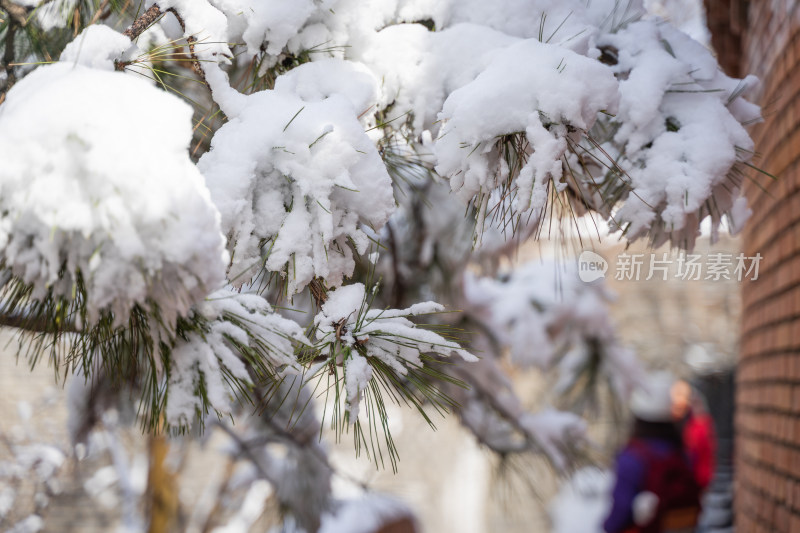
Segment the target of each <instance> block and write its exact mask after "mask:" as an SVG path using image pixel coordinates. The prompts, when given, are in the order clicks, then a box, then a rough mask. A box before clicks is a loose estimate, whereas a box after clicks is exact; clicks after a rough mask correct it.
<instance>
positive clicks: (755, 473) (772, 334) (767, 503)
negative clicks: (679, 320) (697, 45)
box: [706, 0, 800, 532]
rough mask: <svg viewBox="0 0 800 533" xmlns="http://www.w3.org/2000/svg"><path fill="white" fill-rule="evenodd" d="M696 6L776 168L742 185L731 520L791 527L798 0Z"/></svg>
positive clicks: (798, 502) (796, 505) (799, 198)
mask: <svg viewBox="0 0 800 533" xmlns="http://www.w3.org/2000/svg"><path fill="white" fill-rule="evenodd" d="M706 7H707V10H708V19H709V26H710V28H711V30H712V33H713V39H712V42H713V44H714V45H715V47H716V48H717V50H718V52H719V53H720V60H721V63H722V64H723V67H725V69H726V70H727V71H728V73H729V74H737V73H738V74H745V73H751V74H755V75H757V76H758V77H759V78H760V79H761V80H762V85H761V87H760V88H759V89H758V91H757V92H756V94H750V95H749V97H750V99H752V100H755V101H756V102H758V103H759V104H760V105H761V106H762V108H763V114H764V118H765V120H764V122H763V123H762V124H759V125H757V126H756V127H754V128H753V129H752V131H751V133H752V134H753V138H754V140H755V143H756V148H757V150H758V152H759V154H760V156H759V157H758V158H757V160H756V164H757V165H758V166H760V167H761V168H763V169H764V170H766V171H767V172H769V173H771V174H773V175H775V176H777V177H778V179H777V180H773V179H772V178H770V177H768V176H764V175H758V174H756V173H753V175H754V177H753V179H752V180H748V181H747V182H746V184H745V192H746V195H747V197H748V200H749V203H750V205H751V207H752V209H753V216H752V218H751V219H750V222H749V224H748V226H747V228H746V230H745V233H744V236H743V251H744V253H745V255H747V256H754V255H755V254H756V253H760V254H761V255H762V256H763V259H762V261H761V265H760V273H759V278H758V280H756V281H747V282H744V283H742V323H741V358H740V361H739V363H738V368H737V395H736V404H737V414H736V419H735V425H736V441H735V447H736V451H735V466H736V474H735V476H736V487H737V492H736V503H735V508H736V528H737V529H738V530H739V531H746V532H750V531H781V532H782V531H787V532H788V531H800V68H798V67H800V65H798V61H800V9H799V8H800V1H797V0H769V1H766V0H763V1H745V0H706ZM735 334H736V332H734V331H732V332H731V335H735Z"/></svg>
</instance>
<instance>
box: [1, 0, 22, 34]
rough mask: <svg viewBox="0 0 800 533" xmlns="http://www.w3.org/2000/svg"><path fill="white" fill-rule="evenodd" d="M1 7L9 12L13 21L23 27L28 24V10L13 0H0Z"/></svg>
mask: <svg viewBox="0 0 800 533" xmlns="http://www.w3.org/2000/svg"><path fill="white" fill-rule="evenodd" d="M0 9H2V10H3V11H5V12H6V13H8V16H9V17H10V18H11V21H12V22H13V23H14V24H16V25H18V26H22V27H23V28H24V27H25V26H27V25H28V10H27V9H26V8H25V7H24V6H20V5H18V4H15V3H14V2H12V1H11V0H0Z"/></svg>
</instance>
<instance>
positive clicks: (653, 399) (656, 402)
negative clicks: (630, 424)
mask: <svg viewBox="0 0 800 533" xmlns="http://www.w3.org/2000/svg"><path fill="white" fill-rule="evenodd" d="M674 383H675V376H673V375H672V374H671V373H669V372H655V373H652V374H650V375H649V376H647V378H646V379H645V380H644V383H642V384H641V385H640V386H639V387H637V388H636V390H634V391H633V394H632V395H631V402H630V406H631V411H632V412H633V414H634V416H635V417H636V418H638V419H640V420H644V421H645V422H671V421H672V396H671V394H670V391H671V389H672V385H673V384H674Z"/></svg>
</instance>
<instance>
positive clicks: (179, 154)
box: [0, 63, 228, 325]
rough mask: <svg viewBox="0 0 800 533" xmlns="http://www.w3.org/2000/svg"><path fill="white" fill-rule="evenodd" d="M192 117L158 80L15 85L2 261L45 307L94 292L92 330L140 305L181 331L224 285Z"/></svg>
mask: <svg viewBox="0 0 800 533" xmlns="http://www.w3.org/2000/svg"><path fill="white" fill-rule="evenodd" d="M191 117H192V110H191V108H190V107H189V106H188V105H186V104H184V103H182V102H181V101H179V100H178V99H177V98H176V97H174V96H171V95H169V94H167V93H165V92H163V91H160V90H158V89H156V88H155V87H153V86H152V85H150V84H149V83H148V82H147V81H144V80H140V79H136V78H133V77H132V76H129V75H125V74H122V73H116V72H107V71H103V70H94V69H91V68H87V67H85V66H83V65H80V64H78V65H73V64H67V63H57V64H54V65H50V66H46V67H41V68H39V69H38V70H36V71H35V72H33V73H32V74H30V75H29V76H27V77H25V78H24V79H23V80H22V81H20V82H19V83H18V84H16V85H15V86H14V88H13V89H12V90H11V91H10V92H9V93H8V98H7V101H6V103H5V104H4V105H3V107H2V109H0V161H2V162H3V164H2V165H0V259H1V260H2V263H3V266H4V267H5V268H6V269H7V270H8V271H10V273H11V274H13V275H14V276H16V277H17V278H19V279H20V280H22V281H23V282H24V283H26V284H29V285H31V286H32V287H33V289H34V290H33V295H32V297H33V298H34V299H39V298H42V297H43V296H45V295H46V294H47V293H48V291H52V293H53V295H54V296H57V297H64V298H67V299H74V298H76V291H77V290H78V289H79V288H83V290H84V291H85V302H82V303H83V304H84V305H85V308H86V312H87V320H88V322H89V325H91V324H92V323H94V322H95V321H97V319H98V318H99V316H100V315H101V313H102V312H104V311H108V312H110V313H111V314H112V315H113V317H114V321H115V324H116V325H119V324H121V323H124V322H125V321H126V320H127V318H128V316H129V313H130V311H131V309H132V308H133V307H134V306H137V305H138V306H142V307H143V308H145V309H150V310H157V311H158V313H160V315H161V317H162V319H163V321H164V324H166V325H170V324H174V323H175V321H176V319H177V317H178V316H184V315H186V313H187V312H188V311H189V309H190V307H191V306H192V304H194V303H195V302H197V301H200V300H202V299H203V298H204V297H205V296H206V295H207V294H208V293H210V292H211V291H213V290H214V289H216V288H218V287H219V286H221V285H222V284H223V282H224V279H225V277H224V276H225V265H226V263H227V261H228V259H227V253H226V251H225V240H224V237H223V235H222V233H221V232H220V228H219V214H218V212H217V210H216V209H215V207H214V205H213V204H212V203H211V199H210V195H209V192H208V189H207V188H206V186H205V184H204V183H203V177H202V175H201V174H200V173H199V172H198V171H197V169H196V167H195V166H194V165H193V164H192V162H191V160H190V159H189V155H188V152H187V148H188V146H189V142H190V140H191V135H192V123H191Z"/></svg>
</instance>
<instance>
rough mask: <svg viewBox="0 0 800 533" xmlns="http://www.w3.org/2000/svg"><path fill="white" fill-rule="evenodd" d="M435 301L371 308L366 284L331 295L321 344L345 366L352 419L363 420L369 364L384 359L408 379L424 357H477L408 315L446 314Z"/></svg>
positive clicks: (320, 328)
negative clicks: (362, 399) (362, 403)
mask: <svg viewBox="0 0 800 533" xmlns="http://www.w3.org/2000/svg"><path fill="white" fill-rule="evenodd" d="M443 310H444V307H443V306H441V305H439V304H437V303H435V302H422V303H417V304H414V305H412V306H411V307H408V308H406V309H369V304H368V298H367V295H366V290H365V288H364V285H363V284H361V283H354V284H352V285H345V286H343V287H340V288H338V289H336V290H335V291H331V292H329V293H328V300H327V301H326V302H325V303H324V304H323V306H322V309H321V310H320V312H319V314H317V316H316V317H314V325H315V326H316V328H317V333H316V336H317V345H318V346H320V352H321V353H322V354H323V355H328V356H330V357H336V358H337V359H341V360H339V361H337V362H339V363H343V364H344V374H345V388H346V390H347V402H348V411H349V413H350V420H351V421H353V422H354V421H355V420H356V418H357V416H358V405H359V400H360V396H361V392H362V391H363V390H364V389H365V388H367V386H368V385H369V381H370V379H371V378H372V368H371V367H370V363H369V360H370V359H371V358H375V359H377V360H379V361H381V362H382V363H383V364H384V365H386V367H388V368H389V369H390V370H391V371H393V372H395V373H397V374H398V375H401V376H404V375H406V374H407V373H408V370H409V368H420V367H422V366H423V361H422V359H421V358H420V355H422V354H436V355H440V356H444V357H449V356H451V355H458V356H460V357H461V358H462V359H463V360H464V361H477V358H476V357H475V356H474V355H472V354H471V353H469V352H467V351H466V350H464V349H462V348H461V347H460V346H459V345H458V344H457V343H455V342H453V341H449V340H447V339H445V338H444V337H442V336H441V335H439V334H438V333H435V332H433V331H431V330H428V329H423V328H420V327H417V326H416V324H414V323H413V322H411V321H410V320H409V319H408V317H412V316H419V315H424V314H430V313H436V312H440V311H443Z"/></svg>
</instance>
